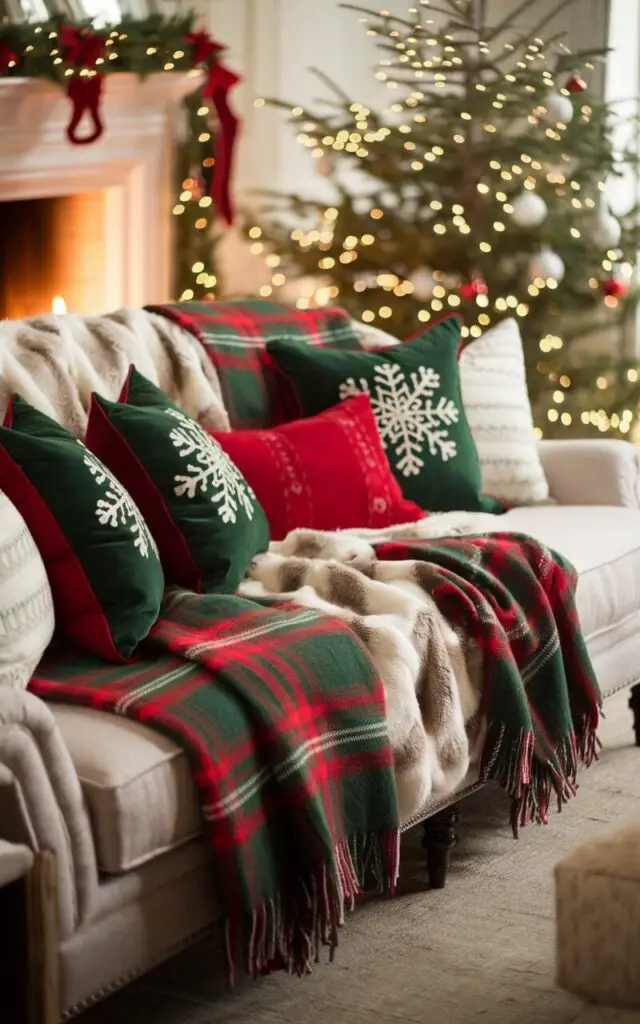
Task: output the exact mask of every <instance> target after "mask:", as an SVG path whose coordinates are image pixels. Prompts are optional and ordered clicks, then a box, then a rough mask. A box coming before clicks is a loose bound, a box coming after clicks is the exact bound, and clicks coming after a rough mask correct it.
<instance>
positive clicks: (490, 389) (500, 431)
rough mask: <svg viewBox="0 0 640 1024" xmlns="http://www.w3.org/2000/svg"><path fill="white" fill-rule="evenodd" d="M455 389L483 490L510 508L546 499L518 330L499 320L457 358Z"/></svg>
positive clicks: (510, 323) (547, 491)
mask: <svg viewBox="0 0 640 1024" xmlns="http://www.w3.org/2000/svg"><path fill="white" fill-rule="evenodd" d="M460 387H461V390H462V401H463V403H464V408H465V412H466V414H467V419H468V421H469V426H470V427H471V433H472V434H473V440H474V441H475V443H476V448H477V449H478V456H479V458H480V468H481V471H482V488H483V490H484V491H485V492H486V493H487V494H492V495H493V496H494V497H496V498H500V499H502V500H503V501H505V502H508V503H509V504H511V505H534V504H537V503H539V502H542V501H546V500H547V499H548V497H549V485H548V483H547V478H546V477H545V475H544V470H543V468H542V463H541V462H540V456H539V455H538V444H537V440H536V435H535V431H534V427H533V416H532V414H531V404H530V402H529V395H528V392H527V377H526V371H525V364H524V353H523V351H522V340H521V338H520V331H519V329H518V324H517V323H516V321H515V320H512V319H509V320H503V321H502V322H501V323H499V324H497V325H496V326H495V327H492V328H491V330H489V331H486V332H485V333H484V334H483V335H482V337H480V338H478V340H477V341H472V342H471V344H470V345H467V347H466V348H465V349H464V351H463V353H462V355H461V357H460Z"/></svg>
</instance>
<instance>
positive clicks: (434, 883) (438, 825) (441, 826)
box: [422, 804, 460, 889]
mask: <svg viewBox="0 0 640 1024" xmlns="http://www.w3.org/2000/svg"><path fill="white" fill-rule="evenodd" d="M459 820H460V815H459V813H458V808H457V807H456V805H455V804H453V805H452V806H451V807H445V809H444V810H443V811H438V813H437V814H434V815H433V816H432V817H431V818H427V820H426V821H424V822H423V823H422V828H423V830H424V835H423V837H422V846H423V847H424V849H425V851H426V854H427V872H428V875H429V888H430V889H444V887H445V883H446V881H447V871H448V869H449V861H450V859H451V851H452V850H453V848H454V846H455V845H456V843H457V841H458V833H457V831H456V825H457V824H458V821H459Z"/></svg>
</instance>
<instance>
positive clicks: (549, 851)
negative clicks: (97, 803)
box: [81, 693, 640, 1024]
mask: <svg viewBox="0 0 640 1024" xmlns="http://www.w3.org/2000/svg"><path fill="white" fill-rule="evenodd" d="M627 699H628V695H627V694H626V693H623V694H619V695H617V696H616V697H613V698H612V699H611V700H610V701H609V702H608V703H607V706H606V713H607V720H606V722H605V724H604V726H603V729H602V733H601V736H602V740H603V742H604V744H605V750H604V752H603V754H602V757H601V761H600V763H599V764H597V765H595V766H594V767H593V768H592V769H590V770H589V771H587V772H585V773H583V775H582V776H581V787H580V792H579V794H578V796H577V797H576V799H575V800H574V801H573V802H572V803H571V804H570V805H569V806H568V807H566V808H565V810H564V811H563V812H562V814H561V815H555V814H554V815H553V816H552V818H551V822H550V824H549V825H548V826H547V827H545V828H534V827H531V828H527V829H525V830H524V831H523V833H522V835H521V837H520V839H519V840H517V841H515V840H514V839H513V838H512V837H511V834H510V831H509V827H508V823H507V820H508V819H507V805H506V801H505V800H504V798H503V796H502V794H501V793H500V792H499V791H497V790H493V789H492V790H484V791H483V792H481V793H478V794H475V795H474V796H472V797H470V798H469V799H468V800H466V801H465V802H463V803H462V804H461V815H460V818H461V820H460V832H461V842H460V844H459V846H458V847H457V849H456V851H455V858H454V862H453V866H452V869H451V872H450V876H449V882H448V886H447V888H446V889H445V890H443V891H441V892H429V891H426V890H425V889H424V878H423V877H421V866H422V851H421V849H420V845H419V840H420V831H419V830H418V831H417V834H416V833H415V832H414V833H413V834H412V835H410V836H407V837H406V844H405V847H404V855H403V867H402V888H401V892H400V894H399V895H398V896H397V897H396V898H395V899H393V900H384V901H382V900H372V901H371V902H369V903H368V904H366V905H365V906H362V907H360V908H359V909H358V910H357V911H356V912H355V914H353V915H351V916H350V917H349V919H348V920H347V924H346V927H345V928H344V930H343V932H342V935H341V943H340V947H339V949H338V951H337V955H336V960H335V962H334V963H333V964H332V965H329V964H326V963H323V964H320V965H319V966H318V967H317V969H316V970H315V972H314V974H313V975H312V976H311V977H310V978H306V979H304V980H300V979H297V978H289V977H287V976H285V975H272V976H271V977H268V978H264V979H261V980H259V981H257V982H255V983H254V982H248V983H246V984H242V985H241V986H240V987H239V989H237V990H236V991H235V993H233V994H229V993H228V992H227V991H226V989H225V985H224V983H223V982H221V981H220V968H219V963H220V961H219V959H218V956H219V954H218V953H217V952H216V950H215V948H214V946H213V944H212V943H202V944H200V945H199V946H198V947H196V948H193V949H191V950H189V951H187V952H186V953H184V954H182V955H180V956H179V957H175V958H174V959H173V960H171V961H170V962H169V963H167V964H165V965H164V966H163V967H161V968H159V969H158V970H156V971H155V972H153V973H152V974H149V975H147V976H146V977H145V978H143V979H141V980H140V981H139V982H137V983H136V984H135V985H133V986H130V987H129V988H128V989H126V990H124V991H123V992H121V993H119V994H118V995H116V996H113V997H112V998H111V999H110V1000H108V1001H106V1002H105V1003H103V1004H102V1005H100V1006H97V1007H95V1008H94V1009H93V1010H91V1011H89V1012H88V1013H87V1014H86V1015H85V1016H83V1017H82V1018H81V1020H82V1022H83V1024H111V1022H114V1024H115V1022H126V1024H425V1022H428V1024H472V1022H487V1024H578V1022H580V1024H582V1022H584V1024H618V1022H620V1024H622V1022H623V1021H624V1022H625V1024H627V1022H628V1024H631V1022H632V1021H640V1014H633V1015H631V1014H625V1015H618V1014H615V1015H612V1014H608V1013H607V1014H601V1013H599V1012H598V1011H595V1010H593V1009H592V1010H587V1009H586V1008H585V1007H584V1006H583V1005H582V1004H581V1003H580V1002H579V1001H578V1000H575V999H573V998H572V997H571V996H569V995H568V994H567V993H564V992H561V991H560V990H559V989H557V988H556V987H555V985H554V921H553V865H554V864H555V862H556V861H557V860H558V859H559V858H561V857H562V856H563V855H564V854H565V853H567V852H568V851H569V850H571V849H572V848H573V847H575V846H577V845H578V844H579V843H582V842H584V840H586V839H589V838H590V837H591V836H595V835H599V834H600V833H601V832H602V831H603V830H604V829H606V828H608V827H611V826H616V825H618V824H619V823H621V822H623V821H624V820H625V819H629V818H630V817H632V816H633V815H634V813H635V814H636V815H639V814H640V809H639V808H640V749H637V748H636V747H635V746H633V734H632V728H631V713H630V711H628V709H627Z"/></svg>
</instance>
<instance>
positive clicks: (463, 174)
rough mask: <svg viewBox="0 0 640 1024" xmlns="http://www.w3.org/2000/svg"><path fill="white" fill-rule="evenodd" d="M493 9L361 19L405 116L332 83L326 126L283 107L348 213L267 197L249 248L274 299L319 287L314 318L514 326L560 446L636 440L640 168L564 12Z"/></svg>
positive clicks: (535, 394) (543, 422) (431, 8)
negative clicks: (637, 192)
mask: <svg viewBox="0 0 640 1024" xmlns="http://www.w3.org/2000/svg"><path fill="white" fill-rule="evenodd" d="M570 4H571V0H565V2H564V3H559V4H558V5H557V9H556V12H555V13H556V14H557V13H558V11H559V10H560V9H563V8H565V7H567V6H569V5H570ZM345 6H349V7H351V5H345ZM483 6H484V5H482V4H481V3H479V2H477V0H438V2H437V3H435V2H434V3H433V4H431V3H430V2H429V0H419V2H417V0H416V2H415V5H414V6H413V7H411V8H409V11H408V14H407V17H406V18H401V17H396V16H393V15H391V14H390V13H389V12H374V11H367V10H364V9H363V8H358V7H352V8H351V9H353V10H354V11H357V12H359V14H360V16H361V17H362V20H363V21H364V22H365V29H366V31H367V33H368V35H369V36H371V37H373V39H374V41H375V44H376V45H377V47H378V48H379V51H380V60H379V63H378V65H377V70H376V72H375V74H376V78H377V79H378V80H380V81H381V82H383V83H386V85H387V86H388V87H389V89H390V91H391V93H392V102H391V105H390V106H389V107H388V108H387V109H384V110H381V111H380V112H376V111H374V110H373V109H370V107H367V106H364V105H363V104H361V103H359V102H357V101H354V100H353V98H352V97H350V96H348V95H345V94H344V93H343V92H342V90H341V89H340V87H339V86H336V85H334V84H333V83H331V82H330V81H329V80H328V79H326V78H325V77H324V76H322V75H321V78H322V79H323V82H324V87H325V89H326V90H327V94H328V102H327V103H325V104H319V106H318V109H316V110H313V111H312V110H308V109H303V108H302V107H293V108H292V107H291V104H289V103H288V104H286V105H285V104H284V103H282V102H278V105H279V106H281V107H283V108H286V109H287V111H288V112H289V116H290V118H291V121H292V122H293V124H294V125H295V127H296V130H297V132H298V139H299V141H300V142H301V143H302V144H303V145H304V146H306V147H308V149H309V150H310V154H311V157H312V158H313V159H314V161H315V167H316V170H318V171H319V172H320V173H321V174H322V175H323V176H324V177H325V178H327V179H328V180H329V182H330V183H331V185H332V187H333V198H332V200H331V201H327V198H326V193H325V195H324V197H323V198H322V199H318V198H317V194H316V197H315V198H314V197H313V177H312V176H311V175H310V186H309V193H310V196H308V197H307V196H301V195H296V196H271V197H270V200H269V201H268V202H267V205H266V207H265V210H264V211H263V214H262V220H261V223H260V225H259V226H258V225H255V224H252V225H251V226H249V225H247V229H248V233H249V236H250V237H251V238H253V239H254V240H256V239H259V244H260V245H264V246H265V248H266V249H267V250H268V252H269V253H270V256H269V258H268V260H270V261H271V262H270V264H269V265H271V266H276V260H277V271H276V273H275V274H274V277H273V286H274V287H273V291H274V293H277V292H278V289H280V288H283V287H284V288H289V289H290V288H291V286H292V283H293V284H295V280H299V279H303V280H304V282H305V283H306V284H307V291H306V296H307V297H306V298H304V297H303V298H302V299H301V300H299V301H300V302H301V303H302V304H304V303H305V302H306V303H309V304H313V303H318V302H327V301H329V302H332V303H336V304H340V305H343V306H345V307H346V308H347V309H349V310H350V311H351V312H352V314H353V315H354V316H355V317H358V318H359V319H361V320H364V321H365V322H368V323H371V324H372V325H374V326H377V327H380V328H382V329H384V330H385V331H388V332H389V333H391V334H394V335H396V336H397V337H399V338H406V337H408V336H409V335H411V334H412V333H414V332H415V331H417V330H419V329H420V328H421V326H423V325H428V324H429V323H430V322H433V321H434V320H437V319H438V318H440V317H442V316H443V315H446V314H447V313H450V312H460V313H462V315H463V317H464V322H465V327H464V336H465V339H466V340H467V341H470V340H472V339H473V338H475V337H478V336H479V335H480V334H481V333H482V332H483V331H485V330H487V329H488V328H489V327H490V326H492V325H493V324H496V323H497V322H498V321H500V320H501V319H503V318H505V317H509V316H511V317H515V318H516V319H517V320H518V322H519V326H520V329H521V333H522V337H523V342H524V349H525V358H526V363H527V373H528V380H529V388H530V393H531V398H532V404H533V406H534V414H535V417H536V422H537V424H538V427H539V428H540V430H541V431H542V433H543V434H544V436H556V435H557V436H565V437H567V436H572V435H574V436H575V435H578V436H579V435H585V434H589V433H590V432H593V431H601V432H608V433H609V435H610V436H615V435H619V436H627V437H629V436H630V434H631V428H632V424H633V422H634V420H635V417H636V407H637V404H638V400H639V399H640V384H639V383H638V372H637V370H636V360H635V348H634V344H635V338H634V335H635V330H634V322H633V321H634V313H635V305H636V294H635V293H636V286H635V284H634V280H635V261H636V256H637V252H638V248H639V238H638V228H637V223H636V221H637V218H636V211H635V210H629V211H628V213H625V215H624V216H614V215H613V213H612V212H611V210H610V208H609V205H608V200H607V193H608V187H609V185H610V182H611V180H612V179H613V178H614V177H615V176H616V175H619V174H620V173H621V172H622V170H623V168H625V167H626V168H627V169H628V168H629V166H630V165H634V164H636V163H637V154H636V153H633V152H631V151H629V152H627V151H624V146H620V145H619V144H618V140H619V138H620V134H619V126H618V125H617V124H616V116H615V114H614V112H613V110H611V109H610V108H609V107H608V106H607V105H606V104H605V103H604V102H603V100H602V99H601V98H599V97H598V96H597V95H593V94H592V93H591V91H590V89H589V86H588V84H587V81H585V77H586V78H588V76H589V73H590V72H591V71H593V69H594V64H595V62H596V61H597V60H598V59H601V58H602V56H603V54H602V52H601V51H600V52H598V51H589V52H585V51H581V52H573V53H572V52H570V51H569V49H568V48H567V46H566V45H565V41H564V39H563V36H562V34H560V33H557V32H555V31H553V24H552V21H553V15H551V16H543V13H541V14H540V16H539V18H537V19H536V14H537V13H539V9H540V7H541V3H540V0H524V2H523V3H520V4H517V5H516V4H513V5H511V7H512V11H511V13H510V14H508V15H507V16H506V17H505V18H504V19H503V20H502V21H500V22H499V23H495V24H485V23H484V21H483V12H482V8H483ZM577 6H578V5H577ZM546 9H547V10H548V6H547V8H546ZM524 19H526V21H527V23H528V24H531V23H533V28H532V29H531V30H530V31H529V30H524V29H523V28H522V22H523V20H524ZM583 76H585V77H583ZM272 102H273V101H272ZM616 131H618V134H617V135H616V134H615V133H616ZM614 140H615V142H616V144H615V145H614ZM316 193H317V190H316Z"/></svg>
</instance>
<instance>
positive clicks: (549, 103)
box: [544, 92, 573, 124]
mask: <svg viewBox="0 0 640 1024" xmlns="http://www.w3.org/2000/svg"><path fill="white" fill-rule="evenodd" d="M544 105H545V107H546V108H547V113H546V115H545V119H546V120H547V121H552V122H553V123H554V124H557V123H558V122H560V123H561V124H569V121H570V120H571V118H572V117H573V103H572V102H571V100H570V99H569V97H568V96H563V95H562V93H561V92H552V93H550V94H549V95H548V96H547V98H546V100H545V101H544Z"/></svg>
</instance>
